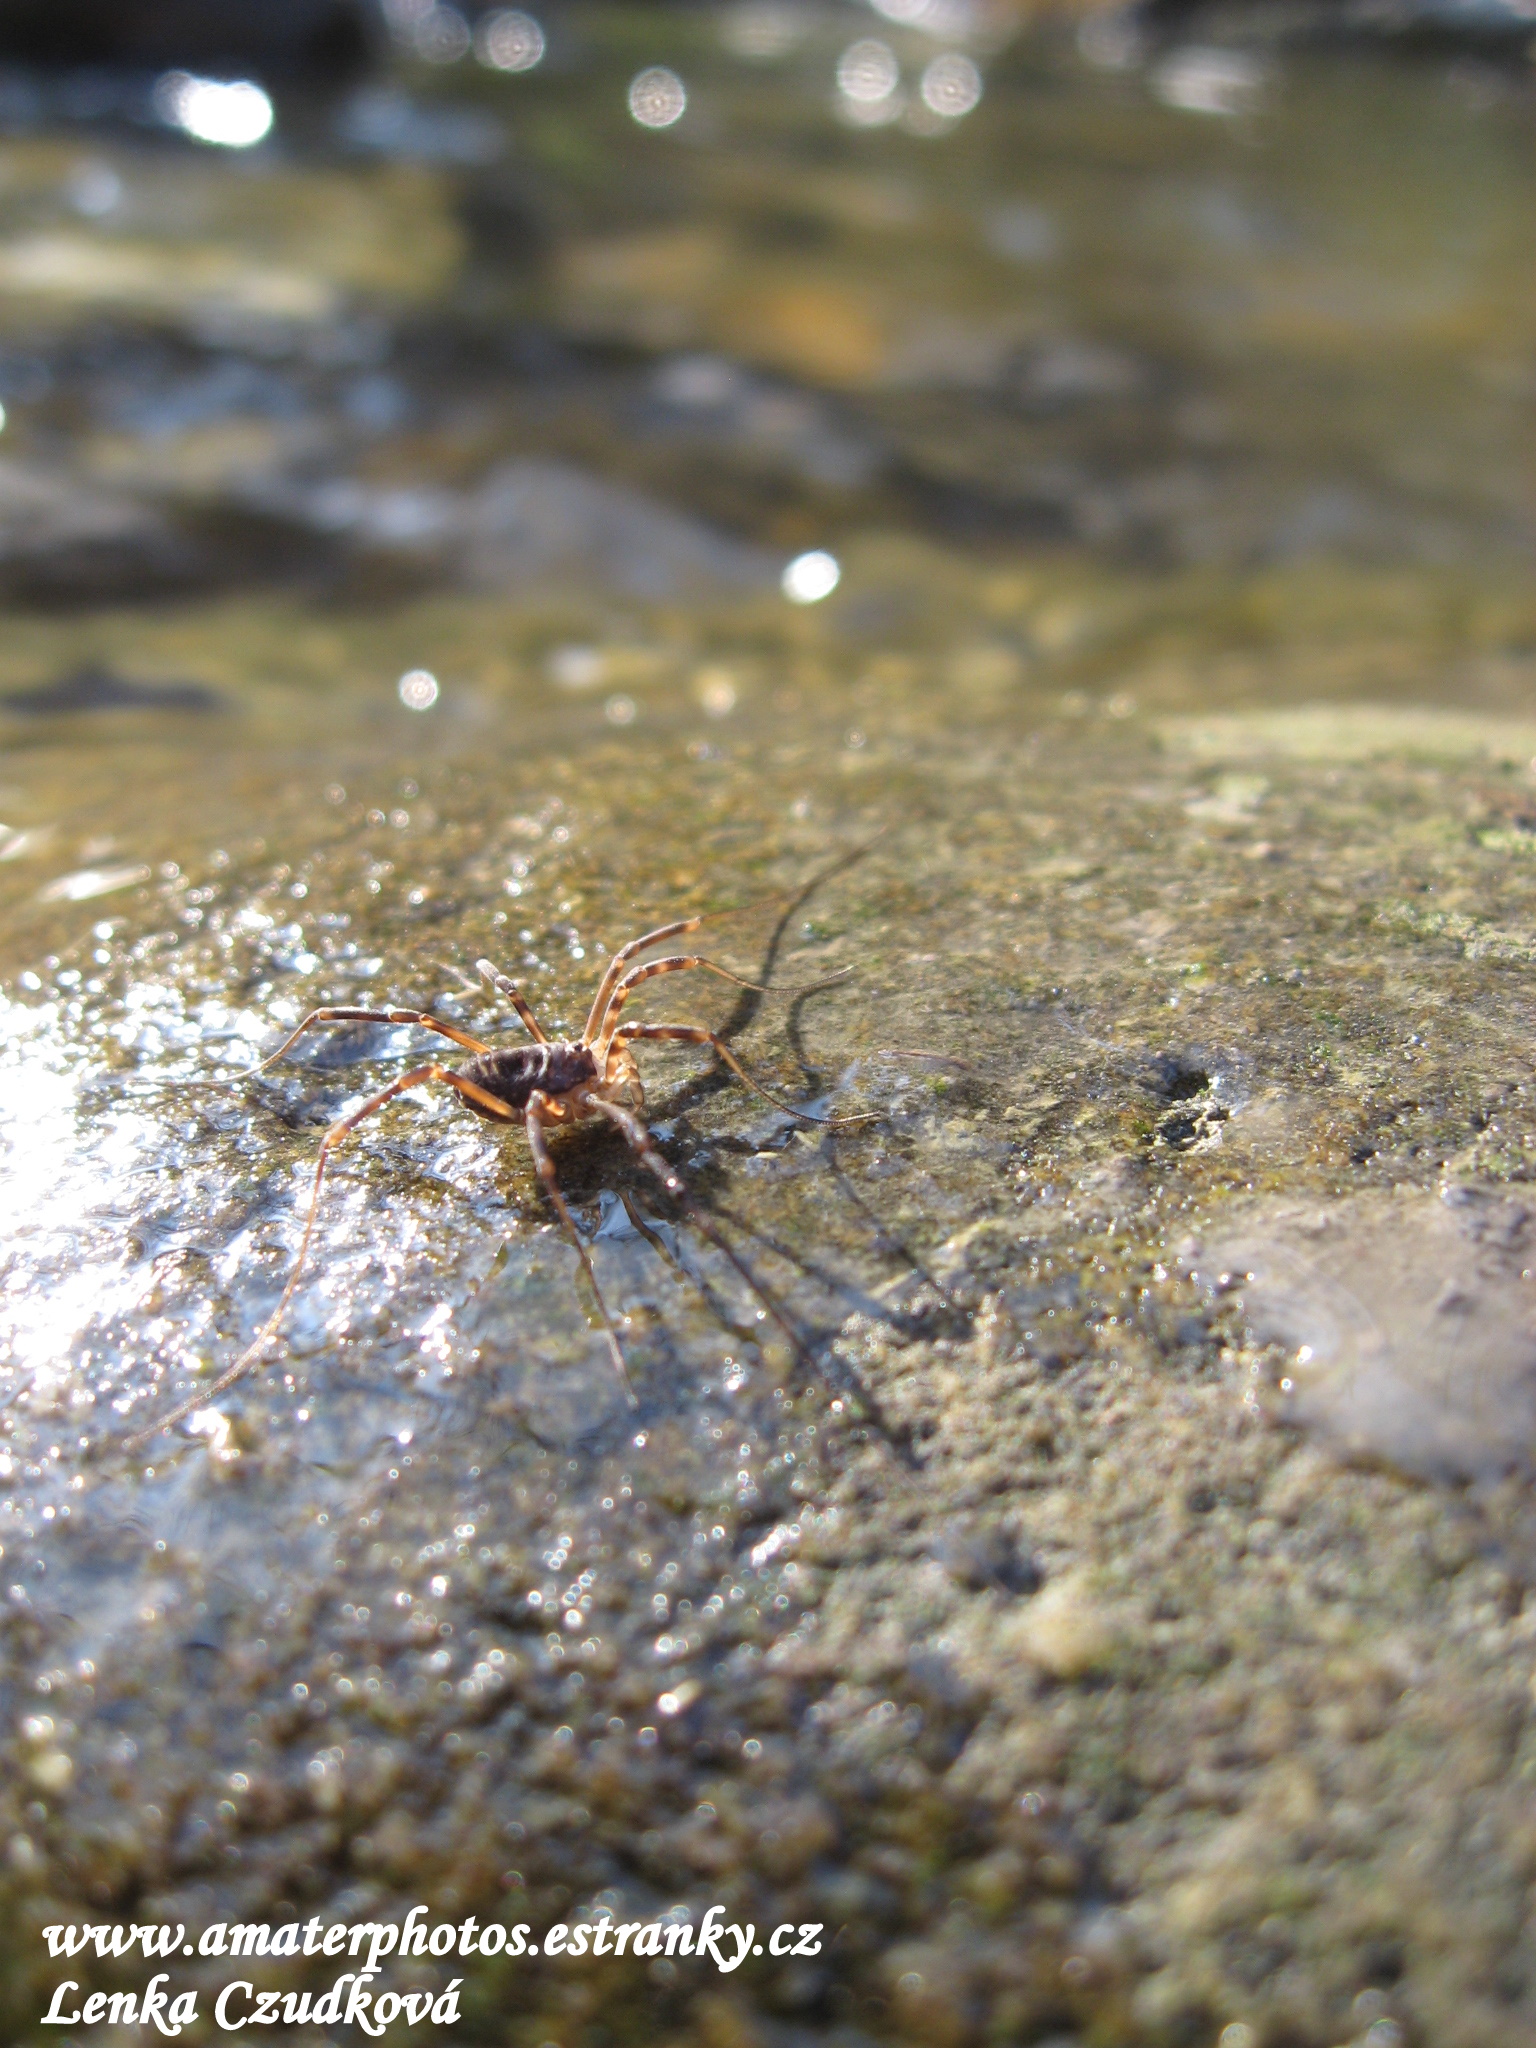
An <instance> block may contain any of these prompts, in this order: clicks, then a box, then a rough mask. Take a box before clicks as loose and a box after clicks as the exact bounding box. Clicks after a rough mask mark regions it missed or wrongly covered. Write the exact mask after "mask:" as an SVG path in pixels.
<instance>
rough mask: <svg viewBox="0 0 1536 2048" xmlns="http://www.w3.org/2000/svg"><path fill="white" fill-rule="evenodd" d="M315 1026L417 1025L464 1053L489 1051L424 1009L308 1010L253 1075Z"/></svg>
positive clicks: (254, 1068)
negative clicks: (451, 1043)
mask: <svg viewBox="0 0 1536 2048" xmlns="http://www.w3.org/2000/svg"><path fill="white" fill-rule="evenodd" d="M316 1024H419V1025H421V1027H422V1028H423V1030H426V1031H435V1032H437V1033H438V1034H439V1036H440V1037H443V1038H451V1039H452V1040H453V1042H454V1044H455V1045H462V1046H463V1047H464V1049H465V1051H466V1052H489V1051H490V1049H491V1048H490V1047H489V1046H488V1045H482V1044H481V1042H480V1040H479V1039H478V1038H471V1037H470V1035H469V1033H468V1032H467V1031H461V1030H460V1029H459V1027H458V1025H457V1024H445V1023H444V1022H443V1020H442V1018H441V1017H434V1016H432V1015H430V1014H429V1012H427V1011H426V1010H337V1009H325V1010H311V1011H310V1013H309V1015H308V1016H307V1017H306V1018H305V1019H304V1021H303V1023H302V1024H296V1025H295V1026H294V1027H293V1029H292V1030H291V1031H290V1032H289V1034H288V1036H287V1037H286V1038H285V1039H284V1040H283V1042H282V1044H281V1045H280V1046H279V1047H278V1048H277V1051H276V1052H269V1053H268V1054H267V1056H266V1058H265V1059H264V1060H263V1061H262V1062H261V1063H260V1065H259V1066H255V1067H252V1068H251V1069H250V1072H251V1073H253V1074H264V1073H265V1072H266V1070H267V1068H268V1067H270V1066H274V1065H275V1064H276V1063H277V1061H278V1060H280V1059H281V1058H282V1057H283V1054H284V1053H285V1052H287V1051H288V1049H289V1047H290V1046H292V1045H294V1044H295V1043H296V1042H297V1041H298V1040H299V1039H301V1038H302V1037H303V1036H304V1034H305V1032H306V1031H310V1030H312V1029H313V1028H314V1026H315V1025H316Z"/></svg>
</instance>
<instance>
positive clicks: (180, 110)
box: [155, 71, 272, 149]
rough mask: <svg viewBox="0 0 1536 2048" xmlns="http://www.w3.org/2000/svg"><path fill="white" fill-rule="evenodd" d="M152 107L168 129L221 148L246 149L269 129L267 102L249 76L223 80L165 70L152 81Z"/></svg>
mask: <svg viewBox="0 0 1536 2048" xmlns="http://www.w3.org/2000/svg"><path fill="white" fill-rule="evenodd" d="M155 107H156V110H157V112H158V113H159V115H160V118H161V120H162V121H164V122H165V123H166V125H167V126H168V127H171V128H179V129H180V130H181V131H182V133H183V134H184V135H190V136H191V137H192V139H193V141H194V142H212V143H216V144H217V145H218V146H219V147H220V148H221V149H250V148H251V147H253V145H254V144H256V143H258V142H260V141H262V139H263V138H264V137H265V136H266V135H268V134H269V133H270V132H271V128H272V102H271V101H270V100H269V99H268V98H267V96H266V94H265V93H264V92H263V91H262V89H261V87H260V86H259V85H255V84H253V83H252V81H251V80H250V79H249V78H236V79H233V80H229V81H224V80H220V79H217V78H195V77H194V76H193V75H192V73H191V72H190V71H168V72H166V74H165V76H164V77H163V78H161V79H160V80H159V81H158V82H157V83H156V86H155Z"/></svg>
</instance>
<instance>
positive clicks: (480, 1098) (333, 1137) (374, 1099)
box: [123, 1013, 513, 1451]
mask: <svg viewBox="0 0 1536 2048" xmlns="http://www.w3.org/2000/svg"><path fill="white" fill-rule="evenodd" d="M365 1014H366V1013H365ZM425 1081H443V1082H446V1084H447V1085H448V1086H449V1087H450V1088H454V1089H457V1091H458V1092H459V1094H460V1095H463V1096H467V1097H468V1098H469V1100H470V1101H472V1102H474V1103H475V1104H477V1105H478V1107H479V1108H480V1109H482V1110H483V1111H484V1112H485V1113H486V1114H487V1115H489V1116H494V1117H496V1118H497V1119H498V1120H499V1121H500V1122H502V1123H511V1122H512V1121H513V1115H512V1112H511V1110H509V1109H508V1108H507V1106H506V1104H505V1103H504V1102H498V1101H497V1099H496V1097H495V1096H494V1095H487V1094H486V1092H485V1090H484V1089H483V1088H477V1087H476V1086H475V1084H474V1082H473V1081H466V1080H465V1079H464V1077H463V1076H462V1075H461V1074H455V1073H452V1072H451V1071H450V1070H449V1069H448V1068H447V1067H440V1066H438V1065H437V1064H436V1063H435V1062H434V1063H433V1064H432V1065H430V1066H425V1067H416V1068H414V1069H413V1070H412V1071H411V1072H410V1073H409V1074H402V1075H401V1076H400V1078H399V1079H398V1080H396V1081H391V1082H390V1084H389V1086H388V1087H387V1088H381V1089H380V1090H379V1091H378V1093H377V1094H376V1095H370V1096H369V1098H368V1100H367V1101H366V1102H365V1103H364V1104H363V1105H362V1107H361V1108H359V1109H355V1110H354V1111H353V1112H352V1114H351V1115H350V1116H344V1117H342V1118H341V1120H340V1121H339V1122H338V1123H334V1124H332V1125H331V1127H330V1129H329V1130H328V1131H327V1132H326V1134H325V1136H324V1137H323V1138H322V1139H321V1140H320V1155H319V1157H318V1158H317V1159H316V1161H315V1178H314V1184H313V1186H312V1187H311V1189H310V1195H309V1214H308V1215H307V1216H306V1217H305V1219H304V1235H303V1237H302V1238H300V1240H299V1255H298V1257H297V1258H296V1259H295V1260H294V1262H293V1271H292V1272H291V1273H290V1274H289V1275H288V1284H287V1286H286V1287H284V1289H283V1291H282V1294H281V1296H280V1298H279V1300H278V1304H277V1307H276V1308H275V1309H273V1311H272V1313H271V1315H270V1316H268V1318H267V1320H266V1321H265V1322H264V1323H263V1324H262V1326H261V1328H260V1329H259V1330H258V1331H257V1332H256V1335H255V1336H254V1337H253V1338H252V1339H251V1341H250V1343H249V1344H247V1346H246V1347H245V1349H244V1350H243V1351H242V1352H241V1354H240V1356H239V1357H238V1358H237V1359H236V1360H235V1362H234V1364H233V1365H230V1366H226V1367H225V1369H224V1371H223V1372H221V1373H220V1374H219V1376H218V1378H217V1379H215V1380H213V1381H211V1382H210V1383H209V1384H208V1385H207V1386H206V1387H199V1388H198V1390H197V1392H196V1393H195V1394H192V1395H190V1396H189V1397H188V1398H187V1399H186V1400H185V1401H183V1402H182V1404H181V1406H180V1407H179V1408H173V1409H172V1410H171V1412H170V1414H169V1415H164V1416H162V1417H161V1418H160V1420H159V1421H158V1422H155V1423H151V1424H150V1425H149V1426H148V1428H145V1429H141V1430H137V1431H136V1432H135V1433H134V1434H133V1435H132V1436H130V1437H129V1438H128V1439H127V1440H126V1442H125V1443H124V1445H123V1448H124V1450H126V1451H136V1450H138V1449H139V1447H140V1446H141V1445H143V1444H146V1443H148V1442H149V1441H150V1439H151V1438H152V1437H156V1436H158V1435H159V1434H160V1432H161V1431H162V1430H166V1429H173V1428H174V1427H175V1426H176V1424H177V1423H178V1422H180V1421H181V1420H182V1418H183V1417H184V1416H187V1415H190V1414H191V1413H192V1411H193V1410H194V1409H195V1408H206V1407H207V1406H208V1404H209V1402H210V1401H213V1400H216V1399H217V1398H218V1396H219V1395H220V1394H222V1393H224V1392H225V1390H226V1389H227V1388H229V1387H232V1386H233V1385H234V1384H235V1381H236V1380H238V1379H241V1378H243V1376H244V1375H245V1374H246V1373H247V1372H248V1371H249V1370H250V1368H251V1367H252V1366H253V1365H254V1364H255V1363H256V1361H257V1359H258V1358H260V1356H261V1354H262V1352H263V1351H265V1350H266V1348H267V1346H268V1344H270V1343H271V1341H272V1339H273V1338H274V1337H275V1336H276V1335H277V1332H278V1328H279V1326H280V1325H281V1323H282V1320H283V1317H284V1315H285V1314H286V1312H287V1309H288V1304H289V1302H291V1301H292V1300H293V1297H294V1295H295V1293H296V1292H297V1291H298V1285H299V1281H300V1280H301V1279H302V1278H303V1275H304V1268H305V1264H306V1262H307V1261H308V1258H309V1247H310V1244H311V1242H312V1241H313V1238H314V1235H315V1219H316V1217H317V1216H318V1215H319V1213H320V1187H321V1183H322V1182H323V1181H324V1179H325V1169H326V1164H327V1162H328V1160H329V1158H330V1155H331V1152H332V1150H333V1149H334V1148H335V1147H336V1146H337V1145H339V1144H340V1143H341V1141H342V1139H343V1138H344V1137H346V1135H347V1133H348V1132H349V1131H355V1130H356V1129H357V1126H358V1125H359V1124H360V1123H361V1122H362V1121H363V1119H364V1118H365V1117H370V1116H372V1115H373V1113H374V1111H375V1110H376V1109H382V1108H383V1107H384V1105H385V1103H386V1102H393V1101H394V1099H395V1097H396V1096H397V1095H403V1094H404V1093H405V1091H406V1089H407V1088H419V1087H420V1086H421V1085H422V1083H423V1082H425Z"/></svg>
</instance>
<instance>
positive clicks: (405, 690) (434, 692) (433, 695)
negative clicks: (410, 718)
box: [399, 668, 441, 711]
mask: <svg viewBox="0 0 1536 2048" xmlns="http://www.w3.org/2000/svg"><path fill="white" fill-rule="evenodd" d="M399 687H400V702H401V703H402V704H403V705H404V706H405V708H406V710H407V711H430V710H431V709H432V706H433V705H434V704H435V703H436V702H437V700H438V697H439V696H440V694H441V692H440V691H439V689H438V683H437V677H436V676H435V675H433V673H432V671H431V670H430V669H426V668H411V669H407V670H406V672H405V674H404V675H403V676H402V677H401V678H400V686H399Z"/></svg>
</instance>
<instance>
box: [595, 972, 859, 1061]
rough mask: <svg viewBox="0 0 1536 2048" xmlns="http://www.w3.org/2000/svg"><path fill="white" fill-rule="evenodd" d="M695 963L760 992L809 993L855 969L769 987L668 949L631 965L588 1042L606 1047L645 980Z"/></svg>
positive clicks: (601, 1047) (610, 998) (598, 1048)
mask: <svg viewBox="0 0 1536 2048" xmlns="http://www.w3.org/2000/svg"><path fill="white" fill-rule="evenodd" d="M693 967H702V968H703V969H704V970H705V972H706V973H708V974H717V975H718V976H719V977H720V979H721V980H722V981H729V982H732V983H734V984H735V986H736V987H737V988H749V989H751V990H753V992H754V993H755V994H757V995H760V996H768V995H775V996H803V995H809V993H810V992H811V990H812V989H818V988H830V987H831V986H832V984H833V983H834V982H838V981H841V980H842V979H843V977H844V975H847V974H850V973H852V971H853V970H852V969H851V968H848V967H843V968H840V969H839V970H838V972H837V973H836V974H833V975H828V976H826V977H825V978H824V979H823V980H821V981H804V982H796V981H781V982H775V983H774V984H773V986H772V987H769V986H768V985H767V984H766V983H764V982H761V981H748V980H747V979H746V978H745V977H744V976H743V975H740V974H733V973H732V972H731V970H730V968H729V967H722V966H720V964H719V963H718V961H715V960H706V959H705V957H704V955H703V954H702V953H669V954H668V955H667V956H666V958H665V959H663V960H647V961H646V963H645V965H644V966H643V967H632V968H631V969H630V970H629V972H628V974H626V975H624V976H622V977H621V979H620V980H619V981H618V982H616V983H615V985H614V988H613V991H612V993H611V994H610V996H609V998H608V1007H607V1009H606V1010H605V1011H604V1013H603V1016H602V1019H601V1021H600V1023H599V1025H598V1034H599V1035H598V1039H597V1040H596V1041H595V1042H594V1041H592V1040H591V1039H590V1038H589V1040H588V1043H589V1044H594V1050H596V1051H598V1052H599V1053H601V1052H603V1051H604V1050H606V1048H607V1046H608V1045H609V1043H610V1042H611V1040H612V1038H613V1033H614V1027H615V1025H616V1023H617V1021H618V1016H619V1012H620V1011H621V1010H622V1009H623V1007H624V1005H625V1004H626V1003H627V1002H628V1001H629V999H630V997H631V996H632V995H633V994H634V992H635V990H636V989H637V988H639V987H640V985H641V983H642V982H646V981H651V980H653V979H654V978H655V976H656V975H658V974H683V973H686V972H687V971H688V969H690V968H693Z"/></svg>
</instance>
